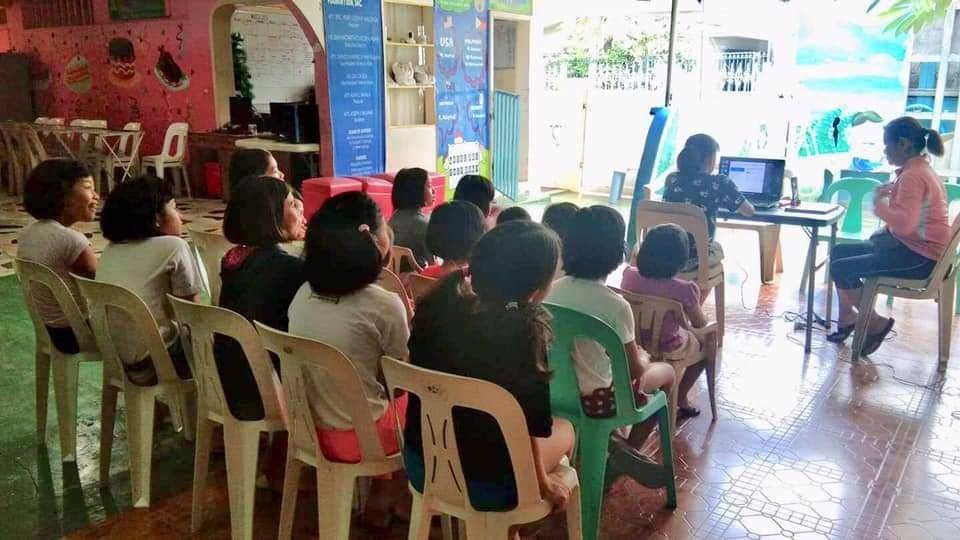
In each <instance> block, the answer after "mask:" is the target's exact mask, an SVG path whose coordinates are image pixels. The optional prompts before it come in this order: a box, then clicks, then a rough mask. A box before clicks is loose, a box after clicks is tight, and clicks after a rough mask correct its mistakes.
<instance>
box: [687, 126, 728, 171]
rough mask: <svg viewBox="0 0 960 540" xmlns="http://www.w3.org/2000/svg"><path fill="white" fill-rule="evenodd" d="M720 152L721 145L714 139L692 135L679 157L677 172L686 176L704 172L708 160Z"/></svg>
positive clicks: (703, 135)
mask: <svg viewBox="0 0 960 540" xmlns="http://www.w3.org/2000/svg"><path fill="white" fill-rule="evenodd" d="M719 151H720V145H719V144H717V141H716V140H715V139H714V138H713V137H711V136H709V135H707V134H705V133H698V134H696V135H691V136H690V138H688V139H687V142H686V143H684V145H683V150H681V151H680V154H678V155H677V170H678V171H680V174H686V175H689V174H696V173H698V172H703V171H702V169H703V164H704V162H706V161H707V158H709V157H710V156H712V155H714V154H716V153H717V152H719Z"/></svg>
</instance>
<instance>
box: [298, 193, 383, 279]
mask: <svg viewBox="0 0 960 540" xmlns="http://www.w3.org/2000/svg"><path fill="white" fill-rule="evenodd" d="M361 225H366V226H368V227H369V228H370V232H365V231H361V230H359V227H360V226H361ZM385 226H386V225H385V224H384V223H383V216H381V215H380V208H378V207H377V203H375V202H373V199H371V198H370V197H369V196H367V195H366V194H365V193H362V192H359V191H352V192H347V193H341V194H340V195H337V196H335V197H331V198H330V199H327V201H326V202H325V203H324V204H323V206H321V207H320V209H319V210H317V212H316V213H315V214H314V215H313V217H312V218H310V224H309V225H308V226H307V239H306V242H305V243H304V263H303V266H304V273H305V275H306V278H307V282H308V283H309V284H310V288H311V289H312V290H313V292H314V293H315V294H319V295H326V296H345V295H348V294H350V293H353V292H356V291H359V290H361V289H363V288H364V287H366V286H367V285H370V284H371V283H374V282H376V281H377V278H378V277H379V276H380V270H381V268H382V267H383V258H382V255H381V254H380V248H378V247H377V243H376V241H375V240H374V238H373V235H374V234H376V233H377V231H379V229H380V227H385Z"/></svg>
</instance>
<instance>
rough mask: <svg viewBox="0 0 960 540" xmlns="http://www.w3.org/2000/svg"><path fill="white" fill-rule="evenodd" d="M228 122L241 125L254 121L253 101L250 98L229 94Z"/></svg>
mask: <svg viewBox="0 0 960 540" xmlns="http://www.w3.org/2000/svg"><path fill="white" fill-rule="evenodd" d="M230 123H231V124H233V125H235V126H243V127H247V126H249V125H250V124H253V123H254V118H253V103H251V102H250V98H246V97H243V96H230Z"/></svg>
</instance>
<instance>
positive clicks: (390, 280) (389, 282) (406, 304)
mask: <svg viewBox="0 0 960 540" xmlns="http://www.w3.org/2000/svg"><path fill="white" fill-rule="evenodd" d="M377 285H379V286H381V287H383V288H384V289H386V290H388V291H390V292H392V293H396V294H397V296H399V297H400V301H402V302H403V309H404V311H406V312H407V320H408V321H412V320H413V304H412V301H411V299H410V296H409V295H408V294H407V288H406V287H404V286H403V281H401V280H400V277H399V276H398V275H396V274H394V273H393V272H391V271H390V270H388V269H387V268H384V269H383V270H381V271H380V277H378V278H377Z"/></svg>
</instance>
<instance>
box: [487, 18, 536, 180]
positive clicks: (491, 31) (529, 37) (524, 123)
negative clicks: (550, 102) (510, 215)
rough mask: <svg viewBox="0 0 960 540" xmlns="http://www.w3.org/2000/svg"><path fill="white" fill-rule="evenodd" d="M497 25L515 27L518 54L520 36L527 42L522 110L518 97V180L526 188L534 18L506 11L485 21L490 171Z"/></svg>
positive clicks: (528, 163) (528, 167)
mask: <svg viewBox="0 0 960 540" xmlns="http://www.w3.org/2000/svg"><path fill="white" fill-rule="evenodd" d="M497 21H512V22H515V23H517V29H518V31H517V49H518V51H519V50H523V49H522V48H521V47H520V46H519V45H520V42H521V38H520V36H521V35H523V36H525V38H526V58H525V62H524V63H525V64H526V71H527V72H526V82H525V83H524V84H525V85H526V87H527V96H526V97H527V100H526V101H527V103H526V106H525V107H524V106H523V96H522V94H521V99H520V103H521V108H520V141H521V152H520V157H521V159H520V178H519V180H520V182H521V183H526V184H527V185H530V177H531V176H532V175H531V174H530V163H531V159H530V149H531V144H530V121H531V118H532V115H531V114H530V109H531V106H532V102H533V100H532V99H531V93H532V91H533V84H532V82H533V76H532V75H533V59H534V58H533V50H534V47H533V29H534V25H533V16H532V15H522V14H518V13H510V12H507V11H499V10H490V15H489V19H488V20H487V33H488V36H487V42H488V43H489V47H488V48H489V51H488V52H487V54H488V55H489V61H488V66H487V69H488V71H489V73H488V80H489V85H488V87H487V98H486V99H487V103H488V109H487V133H488V135H489V137H488V138H489V141H490V152H491V155H490V163H491V167H492V166H493V163H494V161H495V160H494V158H493V150H494V148H495V145H496V141H495V137H496V131H495V127H496V126H495V125H494V124H495V123H496V115H495V111H494V109H493V107H494V96H495V95H496V94H495V93H496V91H497V85H496V69H495V66H494V58H495V52H496V51H495V47H496V44H495V40H494V36H495V27H496V23H497ZM521 25H522V26H523V27H524V28H525V30H526V31H525V32H520V31H519V29H520V27H521ZM518 58H519V55H518ZM517 80H518V81H520V80H521V79H520V78H519V77H518V79H517ZM513 92H514V93H517V94H519V92H517V91H516V90H513ZM524 148H525V150H526V151H525V152H524V151H523V150H524ZM492 175H493V170H492V169H491V176H492ZM491 180H492V178H491Z"/></svg>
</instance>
